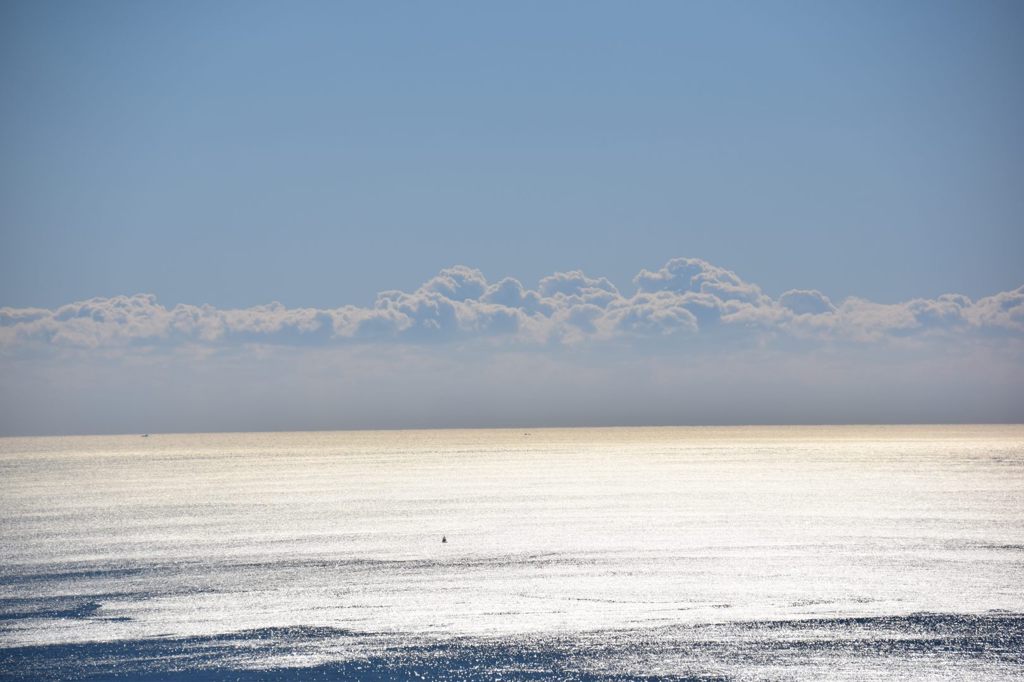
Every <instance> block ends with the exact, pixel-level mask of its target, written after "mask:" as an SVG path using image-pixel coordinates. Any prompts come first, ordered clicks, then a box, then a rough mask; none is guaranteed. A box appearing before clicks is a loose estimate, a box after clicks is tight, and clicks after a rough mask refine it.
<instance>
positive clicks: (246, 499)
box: [0, 426, 1024, 680]
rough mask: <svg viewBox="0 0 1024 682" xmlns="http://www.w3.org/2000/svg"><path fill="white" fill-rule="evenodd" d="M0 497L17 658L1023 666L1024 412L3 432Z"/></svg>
mask: <svg viewBox="0 0 1024 682" xmlns="http://www.w3.org/2000/svg"><path fill="white" fill-rule="evenodd" d="M0 511H2V517H0V556H2V563H0V677H2V678H5V679H109V678H112V677H115V676H122V677H129V678H141V679H181V680H184V679H224V678H228V679H268V680H269V679H306V678H311V679H314V678H319V679H327V678H333V677H340V678H365V679H406V678H415V677H417V676H421V677H425V678H429V679H496V678H498V677H501V678H503V679H541V678H557V679H634V678H667V679H737V680H762V679H763V680H775V679H794V680H800V679H822V678H829V679H875V678H877V679H891V678H904V679H980V678H985V679H1024V587H1022V586H1024V427H1021V426H928V427H924V426H921V427H917V426H886V427H867V426H862V427H731V428H642V429H633V428H621V429H620V428H617V429H543V430H446V431H391V432H335V433H274V434H263V433H249V434H187V435H162V434H153V435H151V436H149V437H147V438H141V437H139V436H137V435H136V436H111V437H68V438H6V439H0ZM442 537H445V538H447V542H445V543H442V542H441V539H442Z"/></svg>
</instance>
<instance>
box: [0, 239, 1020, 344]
mask: <svg viewBox="0 0 1024 682" xmlns="http://www.w3.org/2000/svg"><path fill="white" fill-rule="evenodd" d="M633 285H634V291H633V292H632V293H623V292H622V291H620V290H619V289H618V288H617V287H616V286H615V285H614V284H612V283H611V282H610V281H609V280H608V279H606V278H604V277H591V276H588V275H587V274H585V273H583V272H581V271H571V272H558V273H555V274H553V275H550V276H548V277H545V278H543V279H541V280H540V282H538V284H537V286H536V288H533V289H530V288H527V287H526V286H524V285H523V284H522V283H521V282H520V281H518V280H516V279H513V278H505V279H502V280H500V281H497V282H489V281H488V280H487V278H486V277H485V276H484V275H483V273H481V272H480V271H479V270H476V269H474V268H470V267H466V266H461V265H459V266H455V267H452V268H446V269H444V270H442V271H441V272H440V273H438V275H437V276H435V277H433V278H431V279H430V280H428V281H427V282H424V283H423V285H422V286H420V287H419V288H418V289H416V290H415V291H411V292H405V291H384V292H381V293H380V294H378V296H377V299H376V301H375V303H374V305H373V306H371V307H365V308H364V307H357V306H352V305H344V306H341V307H338V308H331V309H316V308H286V307H285V306H283V305H281V304H280V303H270V304H267V305H261V306H255V307H252V308H245V309H234V310H232V309H219V308H215V307H212V306H208V305H205V306H195V305H184V304H182V305H176V306H174V307H172V308H167V307H165V306H163V305H161V304H160V303H159V302H158V301H157V300H156V298H155V297H154V296H152V295H149V294H136V295H133V296H115V297H112V298H93V299H89V300H87V301H79V302H76V303H69V304H67V305H64V306H61V307H59V308H57V309H55V310H48V309H41V308H10V307H7V308H0V347H2V348H7V349H8V350H12V349H15V350H16V349H21V348H40V347H73V348H104V347H119V346H125V345H131V346H166V345H180V344H192V345H195V344H200V345H211V346H217V345H224V344H232V343H265V344H280V345H292V344H300V345H318V346H320V345H334V344H360V343H368V342H379V341H390V342H402V343H411V344H435V343H447V342H452V341H457V340H466V339H476V338H480V339H486V340H488V341H489V342H493V343H498V344H505V345H508V346H510V347H530V346H550V345H551V344H555V345H559V346H576V345H580V344H588V343H602V342H608V341H616V342H621V341H627V342H628V341H629V340H630V339H644V338H646V339H662V340H665V341H666V342H668V343H676V342H677V343H678V344H687V343H693V342H694V340H695V339H699V338H702V337H708V338H714V337H715V336H716V335H724V334H728V335H729V337H730V338H735V337H736V336H740V337H746V338H749V339H751V340H753V341H757V342H759V343H763V342H765V341H766V340H768V341H770V340H780V339H796V340H801V341H814V340H819V341H829V340H841V341H851V342H857V343H877V342H882V341H885V340H905V339H908V338H915V337H928V338H941V337H947V338H955V337H968V336H976V335H982V336H999V337H1007V336H1009V337H1016V338H1024V286H1022V287H1019V288H1017V289H1015V290H1013V291H1005V292H1001V293H997V294H995V295H993V296H988V297H985V298H981V299H979V300H977V301H972V300H971V299H970V298H968V297H967V296H963V295H960V294H946V295H943V296H939V297H938V298H935V299H914V300H911V301H906V302H904V303H898V304H880V303H873V302H871V301H867V300H863V299H859V298H848V299H846V300H845V301H842V302H839V303H835V302H833V301H831V300H830V299H829V297H828V296H826V295H824V294H823V293H821V292H820V291H816V290H813V289H797V290H792V291H787V292H785V293H783V294H782V295H781V296H779V297H778V298H777V299H776V298H772V297H770V296H767V295H766V294H764V293H763V292H762V291H761V289H760V287H758V286H757V285H756V284H752V283H749V282H746V281H745V280H743V279H742V278H740V277H739V276H738V275H737V274H736V273H734V272H732V271H730V270H726V269H724V268H721V267H718V266H715V265H713V264H711V263H708V262H707V261H704V260H701V259H697V258H674V259H672V260H670V261H668V262H667V263H666V264H665V265H664V266H663V267H661V268H660V269H658V270H655V271H650V270H641V271H640V272H639V273H638V274H637V275H636V277H634V278H633Z"/></svg>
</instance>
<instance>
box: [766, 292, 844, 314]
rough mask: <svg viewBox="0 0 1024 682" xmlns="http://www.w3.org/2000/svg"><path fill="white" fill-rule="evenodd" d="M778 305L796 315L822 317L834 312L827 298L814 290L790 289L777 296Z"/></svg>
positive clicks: (834, 309)
mask: <svg viewBox="0 0 1024 682" xmlns="http://www.w3.org/2000/svg"><path fill="white" fill-rule="evenodd" d="M779 305H781V306H782V307H783V308H785V309H786V310H789V311H790V312H792V313H794V314H796V315H824V314H826V313H834V312H835V311H836V307H835V306H834V305H832V301H830V300H829V298H828V296H826V295H825V294H823V293H821V292H820V291H816V290H814V289H790V290H789V291H787V292H785V293H784V294H782V295H781V296H779Z"/></svg>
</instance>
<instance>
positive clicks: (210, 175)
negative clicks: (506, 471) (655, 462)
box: [0, 1, 1024, 434]
mask: <svg viewBox="0 0 1024 682" xmlns="http://www.w3.org/2000/svg"><path fill="white" fill-rule="evenodd" d="M1022 29H1024V6H1022V5H1021V4H1020V3H1018V2H1010V1H1007V2H995V1H982V2H923V1H921V2H903V3H895V4H894V3H882V2H833V3H815V2H795V1H793V2H770V3H760V2H691V3H674V2H645V3H636V4H631V5H626V4H623V3H609V2H593V3H589V2H588V3H533V2H517V3H505V4H501V5H499V4H497V3H485V4H481V3H422V4H415V3H329V2H303V3H287V4H286V3H273V2H244V3H243V2H218V3H201V2H175V3H151V2H95V3H70V2H8V3H4V4H3V5H2V6H0V93H2V94H3V96H2V97H0V145H2V147H0V148H2V149H3V150H4V160H3V161H2V162H0V373H2V377H3V381H2V387H0V407H2V408H3V409H2V410H0V412H2V416H0V434H5V433H6V434H13V433H45V432H59V433H70V432H109V431H127V432H133V431H157V430H193V429H202V430H222V429H230V430H247V429H258V428H283V429H288V428H356V427H375V426H388V427H391V426H434V425H437V426H475V425H480V426H487V425H520V424H551V425H555V424H576V423H579V424H604V423H609V424H613V423H631V424H638V423H639V424H642V423H652V424H655V423H665V424H667V423H749V422H762V423H763V422H773V421H781V422H819V421H831V422H855V421H885V422H899V421H1013V420H1021V419H1024V410H1022V408H1021V407H1019V405H1021V404H1024V389H1022V388H1021V386H1024V366H1022V356H1024V353H1022V337H1024V303H1022V301H1024V292H1022V290H1021V289H1020V287H1021V285H1022V284H1024V255H1022V254H1024V222H1022V219H1024V192H1021V191H1020V179H1021V178H1022V177H1024V135H1022V133H1024V126H1022V124H1021V121H1024V81H1022V79H1021V67H1022V64H1024V42H1022V41H1021V40H1020V37H1019V36H1020V35H1021V31H1022ZM455 266H458V267H455ZM271 302H279V303H278V304H275V305H270V304H271Z"/></svg>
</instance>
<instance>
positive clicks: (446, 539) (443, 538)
mask: <svg viewBox="0 0 1024 682" xmlns="http://www.w3.org/2000/svg"><path fill="white" fill-rule="evenodd" d="M441 542H442V543H445V542H448V538H447V537H446V536H444V535H442V536H441Z"/></svg>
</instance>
